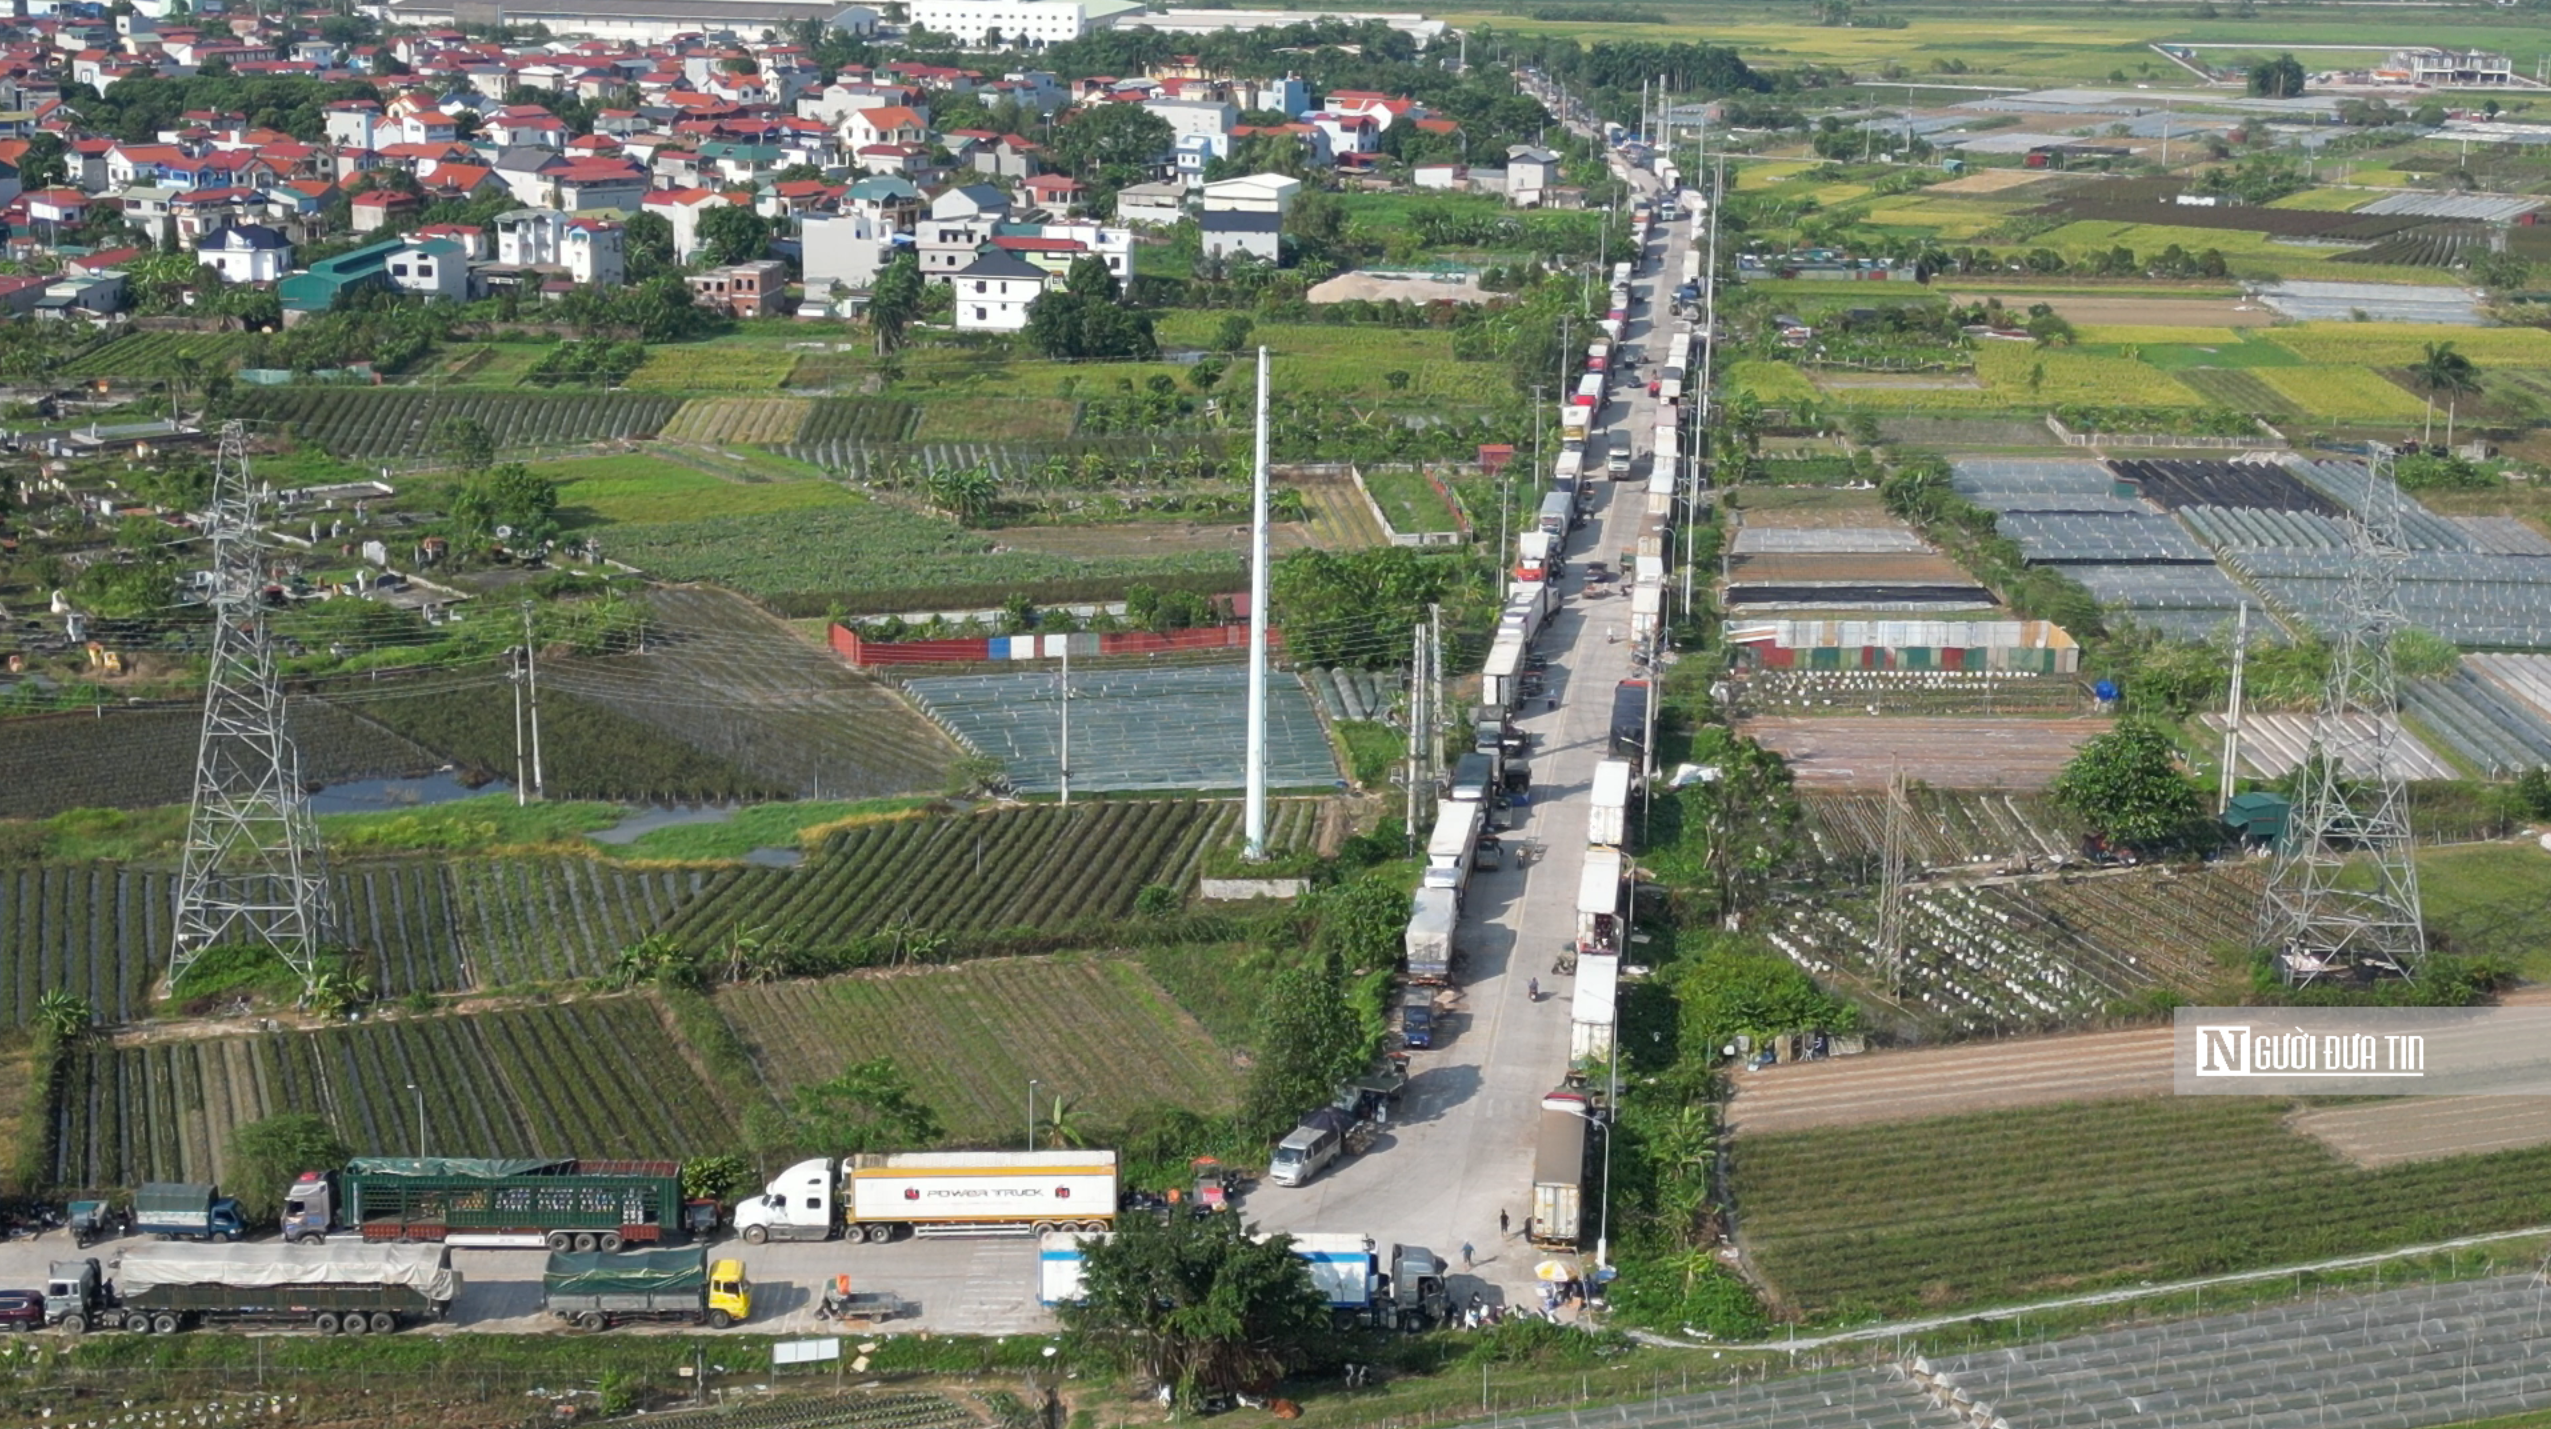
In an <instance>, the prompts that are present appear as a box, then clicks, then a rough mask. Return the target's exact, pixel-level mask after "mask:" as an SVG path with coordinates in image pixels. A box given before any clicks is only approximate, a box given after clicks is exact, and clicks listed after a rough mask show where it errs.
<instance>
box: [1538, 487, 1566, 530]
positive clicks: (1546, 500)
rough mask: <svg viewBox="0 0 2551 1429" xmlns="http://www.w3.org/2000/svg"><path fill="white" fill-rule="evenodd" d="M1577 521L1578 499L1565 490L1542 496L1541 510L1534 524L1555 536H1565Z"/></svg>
mask: <svg viewBox="0 0 2551 1429" xmlns="http://www.w3.org/2000/svg"><path fill="white" fill-rule="evenodd" d="M1576 523H1577V501H1576V498H1575V497H1573V496H1570V495H1569V494H1568V493H1566V492H1564V491H1554V492H1551V493H1550V494H1549V495H1547V496H1544V497H1542V498H1541V510H1540V512H1539V514H1538V515H1537V516H1536V517H1535V518H1534V524H1535V525H1536V526H1537V527H1539V528H1540V529H1541V530H1544V531H1547V532H1549V533H1550V534H1551V535H1553V536H1565V535H1567V534H1568V532H1569V530H1570V529H1571V528H1573V527H1574V526H1575V525H1576Z"/></svg>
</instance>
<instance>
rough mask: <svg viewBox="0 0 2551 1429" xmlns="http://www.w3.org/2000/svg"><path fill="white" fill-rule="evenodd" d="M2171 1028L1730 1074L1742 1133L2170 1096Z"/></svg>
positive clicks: (1893, 1052) (1733, 1119)
mask: <svg viewBox="0 0 2551 1429" xmlns="http://www.w3.org/2000/svg"><path fill="white" fill-rule="evenodd" d="M2170 1085H2171V1083H2170V1029H2169V1028H2167V1027H2138V1028H2134V1029H2131V1030H2128V1031H2123V1032H2076V1033H2066V1034H2063V1035H2060V1036H2051V1037H2021V1038H2011V1039H2007V1040H2002V1041H1991V1042H1961V1043H1954V1044H1946V1045H1937V1046H1929V1047H1912V1048H1893V1049H1889V1050H1886V1051H1879V1052H1868V1053H1864V1054H1862V1055H1860V1056H1857V1057H1835V1058H1830V1059H1828V1060H1826V1061H1822V1062H1789V1063H1783V1064H1781V1065H1778V1066H1771V1067H1763V1068H1759V1069H1750V1070H1742V1071H1739V1072H1737V1073H1736V1074H1735V1093H1734V1100H1732V1101H1731V1102H1730V1103H1729V1104H1728V1105H1729V1111H1728V1122H1729V1126H1730V1127H1731V1129H1733V1130H1735V1131H1737V1132H1739V1133H1743V1134H1748V1135H1751V1134H1757V1133H1759V1134H1764V1135H1769V1134H1772V1133H1775V1132H1793V1131H1807V1130H1812V1129H1815V1128H1820V1127H1843V1126H1866V1125H1872V1124H1877V1123H1902V1122H1918V1121H1925V1120H1929V1119H1932V1118H1936V1117H1947V1116H1953V1115H1957V1114H1959V1113H1964V1112H1980V1111H1986V1110H1989V1109H1995V1108H2017V1107H2044V1106H2052V1105H2056V1104H2060V1103H2071V1102H2101V1101H2108V1100H2111V1099H2114V1098H2120V1097H2162V1096H2168V1095H2169V1094H2170Z"/></svg>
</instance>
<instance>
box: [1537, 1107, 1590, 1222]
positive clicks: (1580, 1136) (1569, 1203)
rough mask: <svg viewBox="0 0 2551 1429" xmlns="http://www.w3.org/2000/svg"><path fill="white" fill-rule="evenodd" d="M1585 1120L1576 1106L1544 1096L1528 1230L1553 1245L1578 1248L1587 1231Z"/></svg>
mask: <svg viewBox="0 0 2551 1429" xmlns="http://www.w3.org/2000/svg"><path fill="white" fill-rule="evenodd" d="M1585 1172H1586V1123H1585V1118H1584V1117H1583V1116H1581V1115H1579V1114H1578V1113H1577V1112H1576V1111H1573V1110H1569V1109H1566V1108H1564V1107H1562V1106H1559V1105H1554V1104H1553V1103H1551V1102H1549V1101H1546V1100H1545V1101H1544V1102H1543V1103H1542V1107H1541V1139H1540V1141H1539V1142H1538V1143H1537V1144H1536V1146H1535V1147H1534V1150H1533V1158H1532V1218H1531V1219H1530V1220H1528V1221H1526V1222H1525V1223H1524V1234H1525V1236H1526V1238H1527V1239H1529V1240H1530V1241H1531V1242H1532V1243H1533V1244H1534V1245H1537V1246H1540V1247H1542V1248H1544V1249H1548V1250H1574V1249H1576V1247H1577V1237H1578V1235H1579V1234H1581V1233H1582V1223H1583V1221H1584V1215H1583V1210H1584V1201H1585Z"/></svg>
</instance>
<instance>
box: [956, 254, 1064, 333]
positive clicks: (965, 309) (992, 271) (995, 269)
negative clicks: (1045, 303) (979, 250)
mask: <svg viewBox="0 0 2551 1429" xmlns="http://www.w3.org/2000/svg"><path fill="white" fill-rule="evenodd" d="M1048 281H1050V276H1049V275H1048V274H1047V273H1046V271H1045V270H1044V269H1042V268H1039V267H1037V266H1036V265H1035V264H1033V263H1030V262H1028V261H1027V260H1026V259H1024V258H1021V257H1019V256H1017V255H1016V254H1011V253H1004V252H1001V251H1000V250H998V249H995V250H993V251H992V252H989V253H986V254H983V255H982V256H981V257H978V258H976V259H975V260H974V262H972V263H970V264H968V265H967V266H966V267H965V268H964V269H962V270H960V271H959V272H958V273H957V274H956V276H955V277H954V278H953V279H951V280H950V286H951V287H953V288H954V289H955V292H956V300H957V305H956V318H957V330H958V331H959V332H1018V331H1021V330H1022V329H1024V328H1026V326H1027V310H1028V304H1030V303H1033V302H1035V301H1036V300H1037V299H1038V298H1040V297H1042V296H1044V294H1045V285H1046V283H1047V282H1048Z"/></svg>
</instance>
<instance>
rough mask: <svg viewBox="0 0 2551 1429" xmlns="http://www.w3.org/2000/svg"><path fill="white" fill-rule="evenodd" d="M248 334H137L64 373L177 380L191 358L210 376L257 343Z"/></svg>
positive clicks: (82, 359) (75, 362) (100, 349)
mask: <svg viewBox="0 0 2551 1429" xmlns="http://www.w3.org/2000/svg"><path fill="white" fill-rule="evenodd" d="M257 336H258V335H257V334H255V333H245V332H137V333H133V334H131V335H130V336H126V337H119V338H117V339H115V340H114V341H112V342H109V343H107V344H105V345H104V346H102V347H98V348H94V349H92V350H90V351H89V352H86V353H83V354H81V355H80V356H79V357H78V358H75V359H74V360H72V361H71V362H70V363H68V364H67V365H65V366H64V367H63V369H62V375H64V376H65V377H145V378H148V377H173V376H175V375H177V363H178V360H179V359H181V358H188V357H191V358H193V359H195V361H197V362H199V363H201V364H202V365H203V371H205V372H207V373H213V372H222V371H226V370H228V369H229V368H231V367H232V366H234V365H236V364H237V363H238V361H239V360H240V358H241V357H243V356H245V355H246V353H247V351H248V349H249V348H250V347H251V346H252V345H254V343H255V342H256V340H257Z"/></svg>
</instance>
